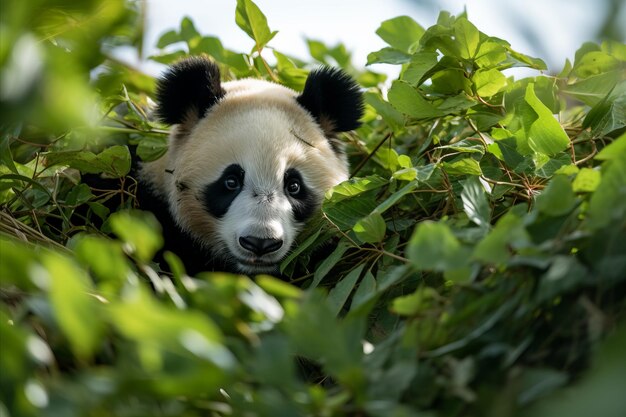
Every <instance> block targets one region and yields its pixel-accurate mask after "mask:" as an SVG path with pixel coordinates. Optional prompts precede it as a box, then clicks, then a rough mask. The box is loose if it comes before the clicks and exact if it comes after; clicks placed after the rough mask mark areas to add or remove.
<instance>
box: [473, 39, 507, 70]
mask: <svg viewBox="0 0 626 417" xmlns="http://www.w3.org/2000/svg"><path fill="white" fill-rule="evenodd" d="M504 61H506V48H505V47H504V46H502V45H501V44H500V43H499V42H494V41H486V42H483V43H482V44H480V47H479V48H478V52H477V53H476V57H475V62H476V65H478V66H479V67H480V68H493V67H495V66H497V65H499V64H501V63H502V62H504Z"/></svg>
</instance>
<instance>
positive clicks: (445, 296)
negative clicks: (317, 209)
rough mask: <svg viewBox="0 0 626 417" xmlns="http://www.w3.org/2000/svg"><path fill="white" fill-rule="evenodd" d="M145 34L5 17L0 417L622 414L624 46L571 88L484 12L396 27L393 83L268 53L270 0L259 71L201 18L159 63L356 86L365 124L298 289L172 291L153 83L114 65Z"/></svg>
mask: <svg viewBox="0 0 626 417" xmlns="http://www.w3.org/2000/svg"><path fill="white" fill-rule="evenodd" d="M142 18H143V17H142V10H141V3H135V2H131V3H127V2H125V1H122V0H107V1H98V0H80V1H67V0H49V1H44V0H40V1H28V2H25V1H18V0H7V1H4V2H3V6H2V13H1V14H0V71H1V74H2V80H1V86H2V90H1V92H0V99H1V104H0V106H1V109H0V110H1V111H0V117H1V119H0V125H1V130H0V134H1V136H0V159H1V164H2V165H0V204H1V205H2V210H1V211H0V215H1V222H0V279H1V284H0V297H1V302H0V349H1V354H0V416H3V417H4V416H35V415H39V416H99V417H100V416H145V415H150V416H231V415H232V416H267V417H275V416H355V417H356V416H374V417H376V416H381V417H383V416H384V417H388V416H398V417H400V416H415V417H418V416H419V417H426V416H428V417H435V416H438V417H452V416H498V417H507V416H539V417H541V416H545V417H549V416H561V415H563V416H571V417H576V416H581V417H587V416H590V415H593V416H599V417H612V416H616V417H617V416H622V415H623V412H624V410H625V409H626V397H625V396H624V395H623V394H624V393H623V389H624V375H626V354H625V352H626V327H625V323H624V321H625V317H624V312H625V311H626V310H625V307H626V306H625V301H626V297H625V294H626V134H625V129H624V126H626V45H624V44H623V43H620V42H614V41H605V42H603V43H602V44H592V43H586V44H584V45H583V46H582V47H581V48H580V49H579V50H578V51H577V53H576V55H575V57H574V58H573V61H571V62H570V61H568V62H566V64H565V66H564V68H563V70H562V71H561V72H560V73H559V74H556V75H552V74H549V73H547V72H546V67H545V65H544V63H543V62H542V61H541V60H540V59H536V58H532V57H529V56H527V55H524V54H522V53H520V52H518V51H515V50H513V49H512V48H511V46H510V45H509V44H508V43H507V42H506V41H504V40H502V39H498V38H495V37H490V36H488V35H486V34H484V33H482V32H480V31H479V30H478V29H477V28H476V27H475V26H474V25H473V24H472V23H471V22H470V21H469V20H468V19H467V16H465V15H459V16H452V15H450V14H449V13H445V12H443V13H441V14H440V16H439V18H438V20H437V22H436V23H435V24H434V25H432V26H430V27H429V28H427V29H424V28H423V27H422V26H420V25H419V24H418V23H416V22H415V21H414V20H412V19H411V18H409V17H398V18H395V19H391V20H388V21H385V22H382V23H381V25H380V28H379V29H378V30H377V34H378V35H379V36H380V37H381V38H382V39H383V40H384V41H385V42H386V43H387V44H388V45H389V46H388V47H386V48H384V49H382V50H380V51H376V52H373V53H371V54H370V55H369V56H368V61H369V63H386V64H390V65H398V66H400V67H401V72H400V76H399V79H397V80H393V81H391V80H386V77H385V75H383V74H380V73H376V72H374V71H371V70H368V69H365V70H363V69H360V68H355V67H354V66H353V65H352V64H351V61H350V54H349V52H348V51H347V49H346V47H344V46H343V45H336V46H328V45H325V44H323V43H321V42H319V41H316V40H313V39H311V40H308V46H309V50H310V54H311V59H310V61H309V62H302V61H300V60H298V59H295V58H293V57H290V56H287V55H285V54H282V53H280V52H278V51H276V50H273V49H271V48H270V47H268V42H270V41H271V39H272V38H273V36H274V35H275V33H276V32H273V31H271V30H270V29H269V26H268V23H267V20H266V18H265V16H264V15H263V14H262V13H261V11H260V10H259V9H258V8H257V7H256V5H255V4H254V3H253V2H252V1H251V0H238V1H237V13H236V18H235V21H236V23H237V25H239V27H241V29H243V30H244V31H245V32H246V33H247V34H248V35H250V37H251V39H252V40H253V41H252V43H251V46H252V47H251V51H250V52H246V53H241V52H235V51H230V50H228V49H226V48H224V47H223V45H222V44H221V42H220V40H219V39H218V38H216V37H212V36H206V35H204V34H200V33H198V31H197V30H196V29H195V28H194V25H193V23H192V21H191V20H190V19H184V20H183V21H182V22H181V25H180V28H178V29H176V30H172V31H169V32H167V33H165V34H163V36H162V37H161V38H160V40H159V42H158V48H159V49H160V53H159V54H157V55H155V56H151V57H149V59H151V60H153V61H157V62H161V63H170V62H173V61H174V60H176V59H177V58H179V57H181V56H184V55H187V54H194V55H195V54H206V55H208V56H210V57H212V59H214V60H215V61H216V62H218V63H219V65H220V67H221V70H222V72H223V74H224V77H225V78H226V79H232V78H239V77H247V76H253V77H259V78H265V79H271V80H274V81H277V82H280V83H283V84H286V85H288V86H290V87H293V88H295V89H300V88H301V87H302V85H303V82H304V80H305V78H306V74H307V73H308V71H309V70H310V69H311V68H313V67H315V66H316V65H319V64H328V65H335V66H340V67H342V68H344V69H345V70H346V71H348V72H349V73H351V74H352V75H354V76H355V77H356V78H357V79H358V81H359V83H360V84H361V85H362V86H363V88H364V89H365V91H366V92H365V100H366V103H367V109H366V115H365V117H364V123H363V126H362V127H361V128H359V129H358V130H357V131H356V132H354V133H351V134H349V135H346V136H345V137H344V139H345V141H346V143H347V146H348V152H349V156H350V159H351V162H352V167H353V170H352V179H351V180H349V181H347V182H345V183H343V184H341V185H339V186H337V187H336V188H334V189H333V190H332V191H330V192H329V193H328V195H327V198H326V201H325V203H324V206H323V210H322V213H321V216H320V217H321V218H320V224H321V226H320V225H319V224H317V225H316V226H315V227H313V228H311V230H309V231H307V232H306V233H305V234H304V236H303V237H302V241H301V243H300V245H299V246H298V248H297V249H296V250H295V251H294V252H293V253H292V254H291V256H289V258H288V259H286V260H285V261H284V262H283V264H282V265H281V269H282V272H283V274H284V277H282V279H278V278H274V277H268V276H260V277H244V276H233V275H227V274H220V273H202V274H199V275H198V276H195V277H189V276H187V275H186V274H185V272H184V270H183V268H182V266H181V263H180V261H179V260H178V258H177V257H176V255H175V254H173V253H168V254H166V260H167V263H168V268H167V270H170V271H173V272H172V273H165V272H163V271H162V270H161V267H160V266H159V265H157V264H155V263H154V262H152V259H153V256H154V255H155V253H156V252H157V251H158V249H159V248H160V246H161V244H162V239H161V237H160V235H159V233H158V224H155V220H154V218H153V217H152V216H151V215H150V214H149V213H144V212H140V211H136V210H132V208H133V205H134V196H133V185H134V179H133V178H131V177H130V176H129V175H128V174H129V171H130V166H131V161H130V153H129V151H128V145H129V144H131V145H138V155H139V157H140V158H142V159H143V160H153V159H156V158H158V157H160V156H161V155H162V154H163V153H164V152H165V149H166V135H167V132H166V128H165V126H163V125H160V124H159V123H157V122H155V121H153V120H152V119H150V117H148V115H147V114H148V108H149V100H150V97H151V96H152V95H153V92H154V83H155V82H154V79H153V78H152V77H150V76H147V75H145V74H142V73H141V72H139V71H137V70H136V69H134V68H132V67H130V66H128V65H126V64H124V63H123V62H120V61H119V60H117V59H115V58H114V57H113V55H112V51H113V50H114V48H116V47H120V46H123V47H125V48H129V47H130V48H134V49H135V50H136V51H141V50H142V27H143V24H142ZM556 18H557V17H555V19H556ZM270 20H271V19H270ZM545 41H546V42H549V41H550V40H549V39H546V40H545ZM513 67H529V68H532V69H534V70H536V76H534V77H530V78H524V79H514V78H513V77H512V76H510V75H508V71H507V70H508V69H509V68H513ZM387 88H388V91H387ZM88 173H95V174H104V175H106V176H108V177H110V178H119V184H120V186H119V189H118V190H113V191H106V190H104V191H103V190H99V189H96V188H91V187H89V186H87V185H86V184H83V183H81V175H84V174H88ZM110 199H117V200H115V201H119V209H118V210H113V211H111V210H109V209H108V208H107V204H105V203H106V202H107V201H109V202H110V201H114V200H110ZM329 239H334V240H335V241H336V242H337V246H336V248H335V249H334V251H333V252H332V253H331V254H330V255H329V256H328V257H327V258H325V259H323V260H322V261H321V262H319V263H318V264H316V265H315V264H312V262H313V261H312V259H314V258H312V257H311V253H312V251H313V250H314V249H315V248H317V247H319V246H320V245H321V244H323V243H324V242H327V241H328V240H329Z"/></svg>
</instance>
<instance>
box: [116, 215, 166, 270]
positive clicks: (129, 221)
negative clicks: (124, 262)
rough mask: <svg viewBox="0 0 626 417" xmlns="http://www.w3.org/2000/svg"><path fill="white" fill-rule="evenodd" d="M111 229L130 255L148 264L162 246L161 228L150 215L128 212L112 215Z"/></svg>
mask: <svg viewBox="0 0 626 417" xmlns="http://www.w3.org/2000/svg"><path fill="white" fill-rule="evenodd" d="M109 220H110V222H111V228H112V229H113V232H115V234H116V235H117V236H119V237H120V239H122V240H123V241H124V242H125V243H126V244H127V245H128V246H129V250H130V251H131V253H133V254H136V255H137V257H138V258H139V259H140V260H141V261H143V262H148V261H150V260H151V259H152V257H153V256H154V254H155V253H156V252H157V251H158V250H159V249H160V248H161V247H162V246H163V238H162V237H161V226H160V225H159V223H158V222H157V220H156V218H155V217H154V215H153V214H152V213H148V212H142V211H136V210H130V211H120V212H117V213H113V214H112V215H111V217H109Z"/></svg>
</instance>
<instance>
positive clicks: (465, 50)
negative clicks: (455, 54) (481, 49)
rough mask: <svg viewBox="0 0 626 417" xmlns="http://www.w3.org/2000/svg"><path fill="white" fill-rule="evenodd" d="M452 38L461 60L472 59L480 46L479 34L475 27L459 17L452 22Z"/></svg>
mask: <svg viewBox="0 0 626 417" xmlns="http://www.w3.org/2000/svg"><path fill="white" fill-rule="evenodd" d="M454 36H455V38H456V41H457V42H458V44H459V51H460V53H461V58H465V59H470V58H474V56H475V55H476V52H477V51H478V46H479V44H480V32H479V31H478V29H476V26H474V25H473V24H472V23H471V22H470V21H469V20H467V19H466V18H464V17H461V18H459V19H457V20H456V22H454Z"/></svg>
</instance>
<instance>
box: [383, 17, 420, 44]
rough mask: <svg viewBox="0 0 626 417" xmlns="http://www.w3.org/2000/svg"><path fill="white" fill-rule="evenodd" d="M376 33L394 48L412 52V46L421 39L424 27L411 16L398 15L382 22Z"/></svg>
mask: <svg viewBox="0 0 626 417" xmlns="http://www.w3.org/2000/svg"><path fill="white" fill-rule="evenodd" d="M376 34H377V35H378V36H380V38H381V39H382V40H384V41H385V42H387V43H388V44H389V45H390V46H391V47H392V48H394V49H397V50H399V51H403V52H411V46H413V45H414V44H415V43H416V42H418V41H419V40H420V38H421V37H422V35H423V34H424V28H422V27H421V26H420V25H419V24H418V23H417V22H415V20H413V19H412V18H410V17H409V16H398V17H394V18H393V19H389V20H385V21H384V22H382V23H381V25H380V27H379V28H378V29H376Z"/></svg>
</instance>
